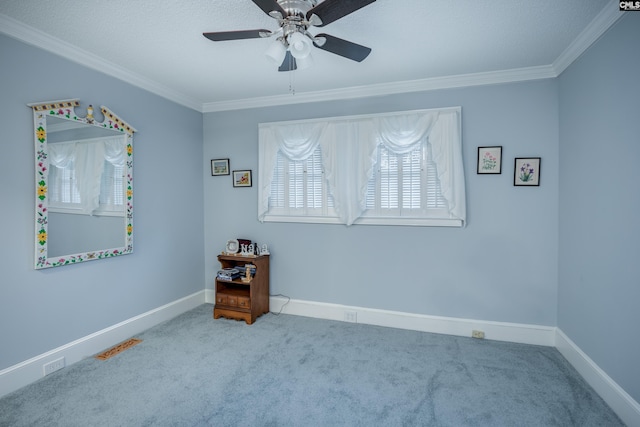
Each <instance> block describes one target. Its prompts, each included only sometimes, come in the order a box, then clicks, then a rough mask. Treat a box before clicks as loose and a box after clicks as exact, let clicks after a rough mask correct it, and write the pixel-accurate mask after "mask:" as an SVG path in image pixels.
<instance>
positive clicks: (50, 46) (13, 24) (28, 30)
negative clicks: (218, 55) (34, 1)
mask: <svg viewBox="0 0 640 427" xmlns="http://www.w3.org/2000/svg"><path fill="white" fill-rule="evenodd" d="M0 33H4V34H6V35H8V36H9V37H13V38H15V39H17V40H19V41H22V42H24V43H27V44H30V45H32V46H35V47H38V48H41V49H44V50H46V51H48V52H51V53H53V54H55V55H58V56H61V57H63V58H66V59H68V60H70V61H73V62H76V63H78V64H80V65H83V66H85V67H88V68H91V69H93V70H96V71H99V72H101V73H103V74H106V75H108V76H111V77H115V78H117V79H119V80H122V81H124V82H126V83H129V84H132V85H134V86H136V87H139V88H141V89H144V90H147V91H149V92H151V93H154V94H156V95H158V96H161V97H163V98H166V99H168V100H170V101H173V102H175V103H177V104H180V105H184V106H185V107H188V108H191V109H194V110H197V111H201V108H202V103H201V102H199V101H197V100H194V99H191V98H189V97H187V96H184V95H183V94H181V93H178V92H176V91H174V90H172V89H169V88H167V87H165V86H162V85H160V84H158V83H156V82H153V81H151V80H149V79H147V78H145V77H143V76H141V75H139V74H136V73H133V72H131V71H129V70H127V69H125V68H123V67H121V66H119V65H116V64H114V63H112V62H110V61H107V60H105V59H103V58H101V57H99V56H98V55H96V54H94V53H91V52H88V51H86V50H83V49H80V48H78V47H77V46H74V45H72V44H70V43H67V42H65V41H63V40H60V39H58V38H56V37H53V36H51V35H49V34H46V33H45V32H43V31H41V30H38V29H37V28H33V27H30V26H28V25H26V24H24V23H22V22H20V21H17V20H15V19H13V18H11V17H9V16H7V15H4V14H2V13H0Z"/></svg>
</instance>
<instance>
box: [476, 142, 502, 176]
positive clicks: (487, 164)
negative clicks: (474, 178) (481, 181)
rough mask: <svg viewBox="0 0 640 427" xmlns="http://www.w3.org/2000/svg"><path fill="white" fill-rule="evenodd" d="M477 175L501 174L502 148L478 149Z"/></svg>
mask: <svg viewBox="0 0 640 427" xmlns="http://www.w3.org/2000/svg"><path fill="white" fill-rule="evenodd" d="M477 173H478V174H485V173H489V174H501V173H502V146H494V147H478V170H477Z"/></svg>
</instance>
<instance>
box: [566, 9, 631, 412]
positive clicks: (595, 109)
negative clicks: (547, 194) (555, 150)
mask: <svg viewBox="0 0 640 427" xmlns="http://www.w3.org/2000/svg"><path fill="white" fill-rule="evenodd" d="M638 43H640V14H638V13H632V12H627V13H625V16H624V17H623V18H622V19H621V20H620V21H619V22H618V23H617V24H616V25H615V27H614V28H612V29H610V30H609V32H608V33H607V34H606V36H605V37H604V38H602V39H601V40H600V41H598V42H597V43H596V44H595V45H593V46H592V47H591V48H590V49H589V50H588V51H587V52H586V53H585V54H584V55H583V56H582V57H581V58H580V59H579V60H578V61H577V62H575V63H574V64H572V65H571V67H570V68H569V69H568V70H567V71H565V72H564V73H563V74H562V76H560V92H559V93H560V123H561V125H560V162H561V165H562V167H561V172H560V249H559V256H560V258H559V259H560V262H559V301H558V326H559V327H560V329H561V330H562V331H563V332H564V333H565V334H566V335H567V336H568V337H569V338H570V339H571V340H573V341H574V342H575V343H576V344H577V345H578V346H579V347H580V348H581V349H582V350H583V351H584V352H585V353H587V355H588V356H589V357H590V358H591V359H593V360H594V361H595V362H596V364H598V366H600V367H601V368H602V369H603V370H604V371H606V372H607V374H608V375H609V376H611V377H612V378H613V379H614V380H615V381H616V382H617V383H618V384H620V385H621V386H622V387H623V388H624V389H625V390H626V391H627V392H628V393H629V394H630V395H631V396H632V397H633V398H634V399H635V400H636V401H640V374H639V372H640V371H639V370H638V362H639V361H640V340H639V339H638V326H639V325H640V314H639V313H640V309H639V308H638V307H639V303H640V262H639V261H640V248H639V246H638V242H639V241H640V223H639V222H638V212H640V190H639V189H638V177H639V176H640V163H639V161H640V116H639V113H640V54H639V52H640V46H639V44H638Z"/></svg>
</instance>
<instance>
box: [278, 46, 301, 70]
mask: <svg viewBox="0 0 640 427" xmlns="http://www.w3.org/2000/svg"><path fill="white" fill-rule="evenodd" d="M297 68H298V67H297V66H296V58H294V57H293V55H291V52H289V51H287V54H286V55H285V57H284V61H282V64H281V65H280V67H279V68H278V71H293V70H295V69H297Z"/></svg>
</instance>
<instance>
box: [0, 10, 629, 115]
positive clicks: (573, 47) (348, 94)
mask: <svg viewBox="0 0 640 427" xmlns="http://www.w3.org/2000/svg"><path fill="white" fill-rule="evenodd" d="M624 13H625V12H620V11H619V10H618V8H617V7H611V4H607V5H606V6H605V7H604V8H603V9H602V11H601V12H600V13H599V14H598V15H597V16H596V17H595V18H594V19H593V21H591V23H590V24H589V25H588V26H587V27H586V28H585V29H584V30H583V31H582V32H581V33H580V34H579V35H578V37H576V39H575V40H574V41H573V42H572V43H571V44H570V45H569V46H568V47H567V49H565V50H564V51H563V52H562V53H561V54H560V56H559V57H558V58H557V59H556V60H555V61H554V62H553V64H551V65H542V66H537V67H528V68H518V69H511V70H501V71H490V72H483V73H473V74H461V75H454V76H444V77H432V78H427V79H419V80H410V81H403V82H392V83H383V84H375V85H368V86H354V87H348V88H342V89H332V90H326V91H316V92H304V93H296V94H284V95H276V96H265V97H260V98H248V99H238V100H230V101H219V102H205V103H201V102H200V101H198V100H196V99H193V98H191V97H188V96H185V95H184V94H181V93H178V92H177V91H175V90H173V89H170V88H167V87H166V86H162V85H160V84H158V83H156V82H153V81H151V80H149V79H147V78H145V77H143V76H141V75H139V74H136V73H133V72H131V71H129V70H126V69H125V68H123V67H121V66H119V65H116V64H114V63H112V62H109V61H106V60H104V59H103V58H100V57H98V56H97V55H95V54H93V53H91V52H88V51H85V50H82V49H79V48H78V47H76V46H73V45H71V44H70V43H67V42H65V41H63V40H60V39H57V38H55V37H51V36H50V35H48V34H46V33H44V32H42V31H40V30H38V29H35V28H32V27H29V26H27V25H25V24H23V23H21V22H19V21H16V20H14V19H13V18H10V17H8V16H6V15H4V14H0V32H2V33H5V34H7V35H8V36H10V37H13V38H15V39H18V40H20V41H22V42H25V43H27V44H31V45H34V46H36V47H39V48H41V49H44V50H47V51H49V52H52V53H54V54H56V55H59V56H62V57H64V58H66V59H69V60H71V61H73V62H76V63H79V64H80V65H83V66H86V67H89V68H92V69H94V70H97V71H99V72H101V73H104V74H107V75H109V76H112V77H115V78H117V79H120V80H122V81H124V82H127V83H130V84H132V85H134V86H137V87H139V88H142V89H144V90H147V91H149V92H151V93H154V94H156V95H159V96H161V97H163V98H166V99H168V100H170V101H173V102H176V103H177V104H180V105H183V106H185V107H188V108H191V109H194V110H196V111H199V112H202V113H211V112H218V111H228V110H242V109H248V108H261V107H272V106H280V105H290V104H304V103H310V102H323V101H339V100H348V99H356V98H366V97H373V96H384V95H393V94H400V93H409V92H423V91H430V90H438V89H451V88H459V87H471V86H482V85H492V84H503V83H513V82H521V81H527V80H538V79H548V78H555V77H558V76H559V75H560V74H561V73H562V72H563V71H564V70H566V69H567V67H569V65H571V63H573V62H574V61H575V60H576V59H578V58H579V57H580V56H581V55H582V54H583V53H584V52H585V51H586V50H587V49H588V48H589V47H590V46H591V45H592V44H593V43H594V42H595V41H596V40H598V39H599V38H600V37H601V36H602V35H603V34H604V33H605V32H606V31H607V30H608V29H609V28H610V27H611V26H612V25H613V24H614V23H615V22H617V21H618V19H620V18H621V17H622V15H623V14H624Z"/></svg>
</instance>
